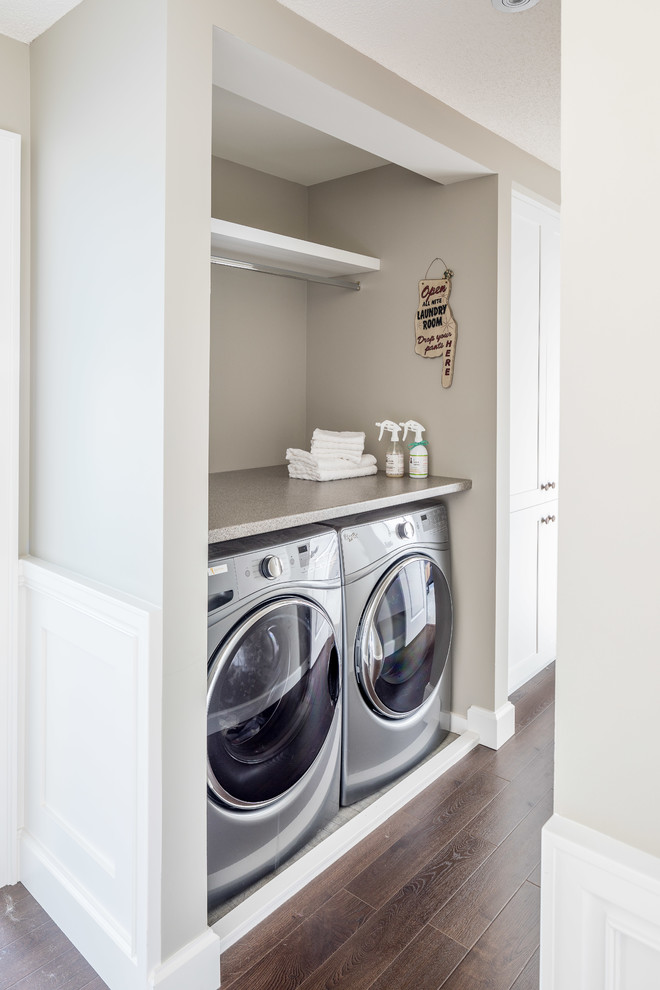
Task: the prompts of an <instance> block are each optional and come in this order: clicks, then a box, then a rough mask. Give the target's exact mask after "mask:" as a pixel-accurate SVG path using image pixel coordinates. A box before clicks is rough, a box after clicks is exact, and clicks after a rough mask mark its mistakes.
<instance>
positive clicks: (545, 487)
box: [541, 481, 557, 492]
mask: <svg viewBox="0 0 660 990" xmlns="http://www.w3.org/2000/svg"><path fill="white" fill-rule="evenodd" d="M556 487H557V484H556V482H554V481H546V483H545V484H544V485H541V491H542V492H547V491H548V490H549V489H550V488H556Z"/></svg>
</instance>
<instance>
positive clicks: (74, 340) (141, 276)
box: [27, 0, 217, 987]
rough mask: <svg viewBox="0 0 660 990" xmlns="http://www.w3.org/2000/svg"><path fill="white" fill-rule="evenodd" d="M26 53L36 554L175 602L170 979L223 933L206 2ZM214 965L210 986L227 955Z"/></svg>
mask: <svg viewBox="0 0 660 990" xmlns="http://www.w3.org/2000/svg"><path fill="white" fill-rule="evenodd" d="M31 58H32V96H33V103H32V113H33V134H34V135H35V141H36V144H37V146H38V154H37V156H36V167H35V169H34V184H33V209H34V240H33V243H34V244H35V250H34V256H33V262H34V269H33V271H34V286H33V289H34V291H33V302H34V310H33V318H34V319H33V347H32V356H33V382H32V384H33V389H32V410H31V412H32V434H31V435H32V497H33V502H32V515H31V551H32V554H33V555H34V556H35V557H40V558H42V559H44V560H46V561H49V562H51V563H54V564H56V565H60V566H63V567H65V568H67V569H68V571H70V572H73V574H74V576H75V574H77V575H79V577H80V581H81V586H83V585H84V584H85V583H86V582H87V581H88V580H90V579H91V580H92V581H100V582H103V583H104V585H105V586H106V591H107V590H108V589H112V588H114V589H116V591H117V593H118V595H119V596H121V594H123V593H128V594H131V595H136V596H139V597H140V598H141V599H143V600H144V601H146V602H147V603H148V607H153V606H156V607H157V608H158V607H160V608H161V609H162V616H161V621H160V624H159V625H160V629H161V630H162V640H161V639H160V638H159V639H158V645H157V649H156V650H155V652H153V653H151V654H150V660H149V663H150V664H152V665H155V669H153V668H152V669H151V671H150V677H149V682H150V684H151V685H152V686H155V688H154V690H153V693H152V694H151V696H150V701H149V716H148V717H149V719H150V723H151V724H150V730H151V732H150V734H149V735H148V736H145V737H143V741H144V739H145V738H147V739H148V740H149V743H148V745H146V746H145V745H142V747H141V750H140V752H139V754H138V760H139V761H146V766H147V767H148V771H149V773H150V775H152V777H151V779H152V780H153V781H154V792H153V796H152V802H151V805H150V809H149V820H150V822H151V830H150V835H149V839H150V842H151V843H152V849H154V848H155V849H156V850H157V853H158V857H159V860H160V871H159V875H158V880H156V879H155V878H153V882H152V885H151V888H150V902H149V906H148V911H147V915H148V917H147V922H146V924H148V926H149V930H150V933H151V935H150V937H151V936H153V937H151V941H150V946H151V948H150V950H149V952H150V954H149V957H148V959H146V960H145V959H144V958H143V957H140V956H139V954H138V959H137V963H138V964H139V966H140V967H142V972H145V969H144V967H145V966H146V965H147V964H148V970H149V979H150V980H153V979H155V980H156V982H159V981H161V980H163V981H168V980H169V981H171V982H167V985H168V986H172V987H175V986H179V985H180V984H179V983H177V982H176V980H177V977H176V975H174V976H173V975H172V974H173V973H174V974H176V972H177V971H178V970H179V969H180V968H183V970H186V967H187V966H188V965H189V964H190V963H191V962H194V960H195V958H196V953H197V949H198V948H199V951H200V952H201V954H202V955H203V956H204V959H205V960H206V961H208V960H209V959H211V961H213V944H214V942H215V940H214V939H211V940H210V941H205V940H206V939H207V936H206V935H205V934H204V933H205V932H206V883H205V873H206V870H205V843H206V821H205V812H206V802H205V745H206V739H205V718H204V712H205V671H206V665H205V656H206V652H205V651H206V623H205V617H206V606H205V601H206V580H205V557H206V547H207V534H208V526H207V473H208V352H209V331H208V306H209V302H208V300H209V264H208V253H209V228H208V222H209V214H210V146H211V142H210V119H211V85H210V80H211V25H210V13H209V9H208V6H207V5H206V4H205V3H204V2H199V3H196V4H194V5H190V4H188V3H185V2H183V0H119V2H114V0H113V2H111V0H86V2H84V3H82V4H81V5H79V6H78V7H76V8H75V9H74V10H73V11H71V12H70V13H69V14H68V15H67V16H66V17H65V18H63V19H62V20H61V21H59V22H58V23H57V24H55V25H54V26H53V28H52V29H50V30H49V31H48V32H46V33H45V34H44V35H42V36H41V37H40V38H39V39H38V40H37V41H36V42H35V43H34V44H33V46H32V51H31ZM99 636H100V637H103V631H102V629H101V628H100V629H99ZM159 636H160V633H159ZM29 648H30V644H28V649H29ZM57 689H58V690H59V691H61V689H62V687H61V685H59V686H58V688H57ZM81 718H83V716H82V714H81ZM32 721H33V722H34V719H33V720H32ZM161 727H162V729H161ZM154 728H155V730H156V731H155V733H154V731H153V730H154ZM35 729H36V727H35V725H34V724H29V725H28V730H27V731H28V735H29V734H30V733H31V732H33V731H35ZM154 739H155V740H156V743H155V744H154ZM81 786H82V785H81ZM54 906H55V908H56V910H57V901H55V902H54ZM56 918H57V920H58V921H59V922H60V924H62V927H64V928H65V929H66V927H67V925H66V918H60V917H59V916H58V915H57V914H56ZM154 932H155V935H154ZM200 938H201V939H202V942H201V943H200V941H199V939H200ZM154 939H155V940H154ZM189 946H196V948H192V949H190V950H189V949H188V947H189ZM183 948H185V952H184V954H183V956H179V957H177V956H176V953H177V952H178V950H180V949H183ZM173 956H174V957H175V961H174V962H168V960H170V959H171V957H173ZM161 964H163V965H161ZM215 964H216V973H214V974H213V977H212V981H211V982H213V983H214V985H215V978H216V977H217V952H216V954H215ZM207 975H208V974H207ZM192 982H193V983H195V981H194V980H193V981H192ZM195 985H199V986H205V985H206V984H205V983H201V982H197V983H195ZM209 986H210V983H209Z"/></svg>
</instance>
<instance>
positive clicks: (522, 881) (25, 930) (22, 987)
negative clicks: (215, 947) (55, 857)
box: [0, 665, 554, 990]
mask: <svg viewBox="0 0 660 990" xmlns="http://www.w3.org/2000/svg"><path fill="white" fill-rule="evenodd" d="M511 701H512V702H513V703H514V704H515V707H516V735H515V736H514V737H513V739H510V740H509V742H507V743H506V744H505V745H504V746H503V747H502V748H501V749H500V750H498V751H497V752H496V753H494V752H493V751H492V750H489V749H486V748H484V747H482V746H478V747H477V748H476V749H474V750H473V751H472V752H471V753H469V754H468V755H467V756H466V757H465V758H464V759H463V760H461V761H460V762H459V763H458V764H456V765H455V766H454V767H452V768H451V769H450V770H449V771H447V773H445V774H444V775H443V776H442V777H441V778H440V779H439V780H437V781H435V782H434V783H433V784H432V785H431V786H430V787H428V788H426V790H425V791H423V792H422V794H420V795H418V797H416V798H415V799H414V800H413V801H411V802H410V803H409V804H407V805H406V806H405V807H404V808H402V809H401V810H400V811H399V812H397V813H396V814H395V815H394V816H393V817H392V818H390V819H389V820H388V821H387V822H385V823H384V824H383V825H381V826H380V828H378V829H376V831H375V832H373V833H371V835H369V836H367V838H366V839H364V840H363V841H362V842H361V843H359V845H357V846H356V847H355V848H354V849H352V850H351V851H350V852H349V853H347V854H346V855H345V856H344V857H342V859H341V860H339V861H338V862H337V863H334V864H333V865H332V866H331V867H329V868H328V869H327V870H326V871H325V872H324V873H322V874H321V875H320V876H319V877H317V878H316V879H315V880H314V881H313V882H312V883H310V884H308V885H307V887H305V888H304V890H302V891H301V892H300V893H299V894H297V895H296V896H295V897H293V898H291V899H290V900H289V901H287V903H286V904H284V905H283V906H282V907H281V908H279V909H278V910H277V911H275V912H274V913H273V914H272V915H271V916H270V917H269V918H267V919H266V920H265V921H264V922H263V923H262V924H261V925H259V926H258V927H257V928H255V929H254V930H253V931H251V932H249V933H248V934H247V935H246V936H245V937H244V938H243V939H241V940H240V941H239V942H237V943H236V944H235V945H233V946H232V947H231V948H230V949H228V950H227V951H226V952H225V953H224V955H223V957H222V962H221V968H222V990H226V988H227V987H231V990H328V988H332V990H440V988H443V990H538V985H539V983H538V972H539V883H540V868H539V867H540V851H541V827H542V825H543V824H544V822H545V821H546V820H547V819H548V818H549V817H550V814H551V809H552V780H553V777H552V774H553V747H554V667H553V666H552V665H551V666H550V667H547V668H546V669H545V670H543V671H541V673H540V674H538V675H537V677H535V678H534V679H533V680H532V681H530V682H529V683H528V684H526V685H525V686H524V687H523V688H521V689H520V691H518V692H516V693H515V694H514V695H512V697H511ZM46 988H49V990H107V987H106V984H105V983H104V982H103V981H102V980H101V979H100V977H98V976H97V974H96V973H95V972H94V970H93V969H92V967H91V966H90V965H89V964H88V963H87V962H86V961H85V960H84V959H83V958H82V956H81V955H80V953H78V952H77V950H76V949H75V948H74V947H73V945H72V944H71V942H69V940H68V939H67V938H66V937H65V936H64V935H63V933H62V932H61V931H60V930H59V929H58V928H57V926H56V925H55V924H54V923H53V922H52V921H51V919H50V918H49V917H48V915H47V914H46V912H45V911H44V910H43V909H42V908H41V907H40V906H39V905H38V904H37V902H36V901H35V900H34V899H33V898H32V897H31V895H30V894H29V893H28V892H27V890H26V889H25V887H23V885H22V884H15V885H14V886H12V887H4V888H2V889H0V990H46ZM191 990H194V988H191Z"/></svg>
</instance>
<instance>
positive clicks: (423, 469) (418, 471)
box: [399, 419, 429, 478]
mask: <svg viewBox="0 0 660 990" xmlns="http://www.w3.org/2000/svg"><path fill="white" fill-rule="evenodd" d="M399 426H401V427H402V428H403V442H404V443H405V441H406V437H407V436H408V430H410V432H411V433H414V434H415V439H414V441H413V442H412V443H411V444H410V445H409V446H410V458H409V462H408V473H409V475H410V477H411V478H428V476H429V445H428V442H427V441H426V440H422V433H424V432H425V430H426V427H424V426H422V424H421V423H416V422H415V420H414V419H409V420H408V421H407V422H406V423H399Z"/></svg>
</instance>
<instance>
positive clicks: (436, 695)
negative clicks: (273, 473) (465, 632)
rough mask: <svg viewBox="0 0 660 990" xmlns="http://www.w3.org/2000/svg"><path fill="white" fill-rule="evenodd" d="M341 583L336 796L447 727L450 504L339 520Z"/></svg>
mask: <svg viewBox="0 0 660 990" xmlns="http://www.w3.org/2000/svg"><path fill="white" fill-rule="evenodd" d="M333 525H334V526H335V527H336V528H337V530H338V532H339V537H340V548H341V555H342V568H343V583H344V723H343V740H342V785H341V801H342V804H351V803H353V802H354V801H358V800H360V799H361V798H363V797H366V796H367V795H369V794H372V793H373V792H374V791H377V790H378V789H379V788H381V787H383V786H384V785H385V784H387V783H389V782H390V781H392V780H395V779H396V778H397V777H399V776H401V775H402V774H403V773H405V772H406V771H407V770H409V769H410V768H411V767H413V766H415V764H417V763H419V762H420V761H421V760H422V759H423V758H424V757H425V756H426V755H427V754H429V753H430V752H432V751H433V750H434V749H435V748H436V747H437V746H438V745H439V744H440V743H441V742H442V740H443V739H444V738H445V736H446V735H447V733H448V732H449V726H450V719H451V662H450V646H451V637H452V627H453V605H452V596H451V589H450V563H449V532H448V526H447V511H446V508H445V506H444V505H442V504H441V503H438V502H435V503H424V504H421V505H420V503H417V504H413V505H408V506H405V507H402V508H399V509H392V508H390V509H384V510H380V511H376V512H371V513H366V514H364V515H360V516H353V517H348V518H344V519H340V520H337V522H336V523H334V524H333Z"/></svg>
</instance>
